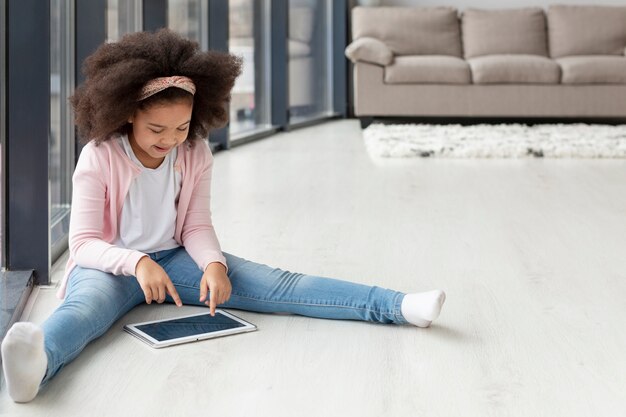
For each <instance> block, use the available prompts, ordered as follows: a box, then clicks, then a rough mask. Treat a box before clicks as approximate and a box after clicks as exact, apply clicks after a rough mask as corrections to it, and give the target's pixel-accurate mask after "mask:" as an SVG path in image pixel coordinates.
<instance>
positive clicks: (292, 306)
mask: <svg viewBox="0 0 626 417" xmlns="http://www.w3.org/2000/svg"><path fill="white" fill-rule="evenodd" d="M240 69H241V62H240V60H239V59H238V58H236V57H234V56H232V55H229V54H224V53H217V52H202V51H200V50H199V48H198V45H197V44H196V43H195V42H192V41H190V40H187V39H184V38H182V37H180V36H178V35H177V34H175V33H173V32H171V31H169V30H166V29H163V30H160V31H158V32H156V33H145V32H144V33H134V34H129V35H126V36H125V37H124V38H123V39H122V40H121V41H119V42H117V43H110V44H104V45H102V46H100V48H99V49H98V50H96V51H95V52H94V53H93V55H91V56H90V57H89V58H88V59H87V60H86V61H85V66H84V72H85V75H86V81H85V83H84V84H83V85H81V86H80V87H78V89H77V90H76V94H75V95H74V96H73V97H72V98H71V102H72V105H73V108H74V112H75V115H76V124H77V126H78V131H79V134H80V137H81V138H88V139H89V140H88V141H87V144H86V146H85V147H84V149H83V150H82V153H81V155H80V158H79V160H78V163H77V165H76V170H75V172H74V176H73V185H74V189H73V190H74V191H73V197H72V216H71V221H70V232H69V250H70V258H69V261H68V263H67V266H66V272H65V275H64V277H63V281H62V284H61V287H60V289H59V292H58V294H57V295H58V296H59V297H60V298H64V301H63V303H62V304H61V305H60V306H59V308H58V309H57V310H56V311H54V313H53V314H52V315H51V316H50V317H49V318H48V319H47V320H46V321H45V322H44V323H43V325H42V326H41V327H39V326H36V325H34V324H32V323H27V322H22V323H16V324H15V325H14V326H13V327H11V329H10V330H9V331H8V332H7V335H6V337H5V339H4V341H3V343H2V363H3V367H4V375H5V378H6V381H7V387H8V391H9V395H10V396H11V398H12V399H13V400H14V401H16V402H28V401H31V400H32V399H33V398H35V396H36V395H37V392H38V390H39V388H40V386H42V385H44V384H46V383H47V382H48V381H50V380H51V379H52V378H53V377H54V376H55V375H56V374H57V373H58V372H59V371H60V370H61V368H63V366H64V365H66V364H67V363H69V362H70V361H72V360H73V359H74V358H76V356H77V355H78V354H79V353H80V352H81V351H82V350H83V349H84V348H85V346H86V345H87V344H88V343H89V342H90V341H92V340H94V339H96V338H97V337H99V336H101V335H102V334H103V333H105V332H106V331H107V330H108V329H109V327H110V326H111V325H112V324H113V323H114V322H116V321H117V320H118V319H120V318H121V317H122V316H123V315H125V314H126V313H127V312H128V311H129V310H131V309H132V308H133V307H134V306H136V305H138V304H141V303H143V302H146V303H148V304H151V303H152V302H156V303H163V302H170V303H175V304H176V305H177V306H181V305H183V304H190V305H206V306H208V307H209V308H210V313H211V314H212V315H213V314H215V308H216V307H217V306H221V307H223V308H227V309H228V308H234V309H242V310H249V311H256V312H266V313H271V312H282V313H292V314H300V315H304V316H309V317H320V318H328V319H348V320H367V321H373V322H379V323H396V324H406V323H411V324H413V325H415V326H418V327H428V326H429V325H430V323H431V321H432V320H434V319H436V318H437V317H438V315H439V312H440V310H441V306H442V304H443V302H444V300H445V294H444V293H443V291H440V290H434V291H428V292H422V293H414V294H407V295H405V294H404V293H402V292H398V291H393V290H389V289H384V288H380V287H376V286H374V287H370V286H366V285H361V284H357V283H352V282H347V281H340V280H337V279H332V278H324V277H318V276H310V275H304V274H300V273H292V272H289V271H283V270H280V269H275V268H270V267H269V266H267V265H264V264H259V263H255V262H251V261H248V260H245V259H242V258H239V257H237V256H234V255H231V254H229V253H226V252H222V251H221V249H220V245H219V242H218V240H217V236H216V234H215V230H214V228H213V225H212V223H211V212H210V207H209V205H210V204H209V203H210V184H211V172H212V166H213V156H212V154H211V151H210V149H209V147H208V145H207V143H206V142H205V141H204V140H203V138H206V137H207V135H208V133H209V130H211V129H212V128H215V127H218V126H222V125H224V124H225V123H226V121H227V118H228V113H227V109H228V104H229V100H230V90H231V88H232V87H233V84H234V82H235V79H236V77H237V76H238V75H239V73H240Z"/></svg>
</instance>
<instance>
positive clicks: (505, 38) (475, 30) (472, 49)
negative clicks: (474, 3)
mask: <svg viewBox="0 0 626 417" xmlns="http://www.w3.org/2000/svg"><path fill="white" fill-rule="evenodd" d="M461 22H462V25H461V27H462V33H463V50H464V55H465V58H473V57H476V56H482V55H496V54H529V55H542V56H548V41H547V39H546V37H547V31H546V17H545V14H544V13H543V10H542V9H540V8H537V7H532V8H524V9H508V10H479V9H468V10H466V11H465V12H464V13H463V15H462V17H461Z"/></svg>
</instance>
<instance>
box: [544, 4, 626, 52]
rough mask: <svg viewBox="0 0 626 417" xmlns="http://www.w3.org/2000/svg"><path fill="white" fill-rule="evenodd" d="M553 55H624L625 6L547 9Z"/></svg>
mask: <svg viewBox="0 0 626 417" xmlns="http://www.w3.org/2000/svg"><path fill="white" fill-rule="evenodd" d="M548 30H549V35H550V36H549V38H550V56H551V57H553V58H558V57H561V56H568V55H624V48H626V7H621V6H565V5H558V6H557V5H555V6H550V7H549V8H548Z"/></svg>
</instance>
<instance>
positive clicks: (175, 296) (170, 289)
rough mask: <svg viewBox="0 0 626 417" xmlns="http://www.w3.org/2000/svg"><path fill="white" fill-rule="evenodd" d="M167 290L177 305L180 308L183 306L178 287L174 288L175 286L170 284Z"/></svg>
mask: <svg viewBox="0 0 626 417" xmlns="http://www.w3.org/2000/svg"><path fill="white" fill-rule="evenodd" d="M166 288H167V293H168V294H169V295H171V296H172V298H173V299H174V302H175V303H176V305H177V306H178V307H180V306H182V305H183V302H182V301H181V300H180V296H179V295H178V291H176V287H174V284H172V283H171V282H169V283H168V284H167V286H166Z"/></svg>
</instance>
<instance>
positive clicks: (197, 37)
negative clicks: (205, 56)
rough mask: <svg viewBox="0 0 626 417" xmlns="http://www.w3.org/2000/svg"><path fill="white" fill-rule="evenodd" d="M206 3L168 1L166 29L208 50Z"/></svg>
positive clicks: (191, 0)
mask: <svg viewBox="0 0 626 417" xmlns="http://www.w3.org/2000/svg"><path fill="white" fill-rule="evenodd" d="M207 9H208V2H206V1H202V0H168V2H167V27H168V28H170V29H172V30H173V31H174V32H176V33H179V34H181V35H183V36H185V37H187V38H189V39H192V40H194V41H196V42H198V43H199V44H200V47H201V48H202V49H203V50H205V51H206V50H207V49H208V38H209V36H208V26H209V24H208V16H209V12H208V10H207Z"/></svg>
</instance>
